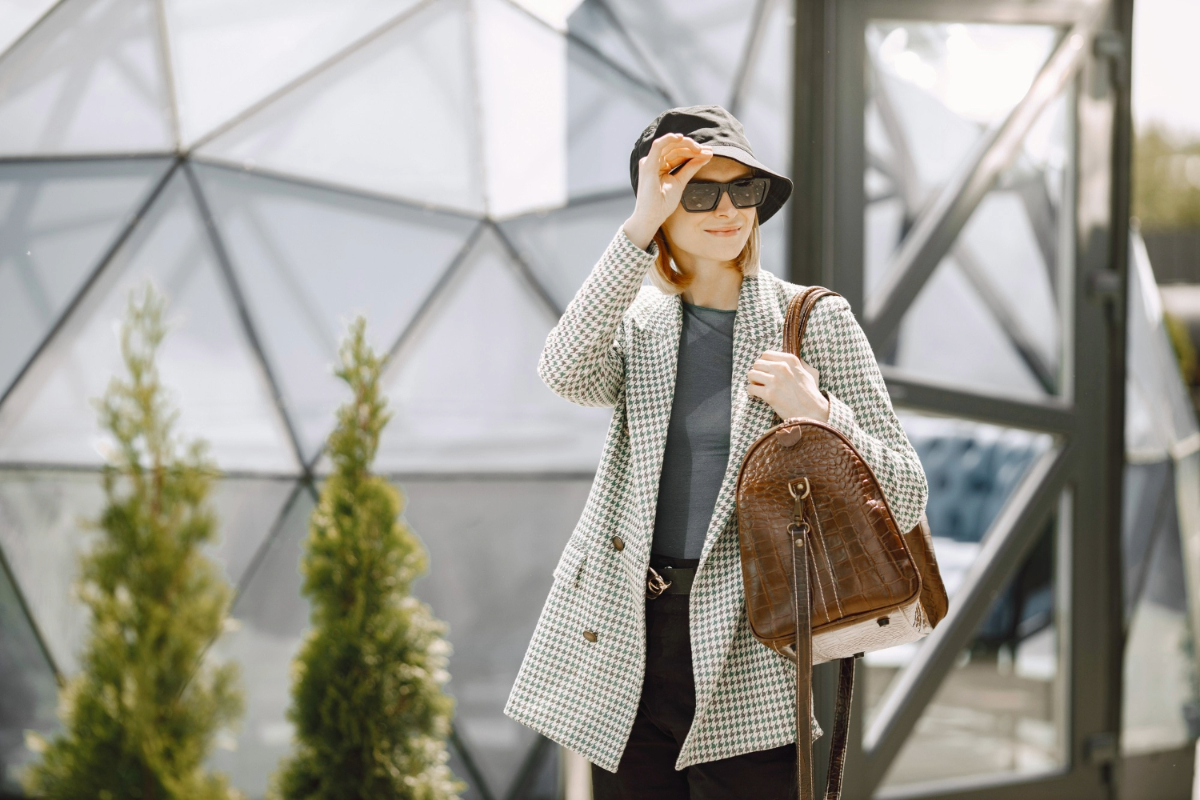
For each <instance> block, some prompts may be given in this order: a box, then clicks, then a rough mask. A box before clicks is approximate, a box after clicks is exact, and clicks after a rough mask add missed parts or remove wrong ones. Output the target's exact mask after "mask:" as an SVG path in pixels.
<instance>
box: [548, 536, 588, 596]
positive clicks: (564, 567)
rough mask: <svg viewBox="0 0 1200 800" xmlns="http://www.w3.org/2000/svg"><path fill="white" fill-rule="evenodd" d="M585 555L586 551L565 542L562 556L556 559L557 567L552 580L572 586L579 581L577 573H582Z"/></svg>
mask: <svg viewBox="0 0 1200 800" xmlns="http://www.w3.org/2000/svg"><path fill="white" fill-rule="evenodd" d="M587 555H588V554H587V551H586V550H582V549H580V548H578V547H576V546H575V545H574V544H572V543H571V542H567V546H566V547H565V548H564V549H563V554H562V556H561V557H560V558H559V559H558V566H556V567H555V568H554V580H555V581H562V582H564V583H566V584H568V585H574V584H575V583H576V582H577V581H578V580H579V573H580V572H582V571H583V562H584V561H586V560H587Z"/></svg>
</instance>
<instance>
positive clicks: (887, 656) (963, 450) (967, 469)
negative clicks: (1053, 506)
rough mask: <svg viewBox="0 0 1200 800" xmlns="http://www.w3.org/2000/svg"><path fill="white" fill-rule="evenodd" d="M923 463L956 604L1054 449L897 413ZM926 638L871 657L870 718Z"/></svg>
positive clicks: (1037, 438)
mask: <svg viewBox="0 0 1200 800" xmlns="http://www.w3.org/2000/svg"><path fill="white" fill-rule="evenodd" d="M897 413H898V416H899V418H900V423H901V424H902V425H903V426H904V431H905V433H906V434H907V435H908V438H909V440H910V441H911V442H912V444H913V448H914V449H915V450H916V451H917V456H918V457H919V458H920V459H921V465H922V466H923V467H924V469H925V475H926V478H927V480H928V483H929V500H928V502H927V503H926V507H925V514H926V517H927V518H928V520H929V528H930V530H931V531H932V533H933V545H934V550H935V552H936V554H937V558H938V567H939V569H940V571H941V574H942V581H943V582H944V583H945V585H946V591H947V592H948V593H949V595H950V597H951V598H953V597H954V594H955V592H957V591H958V588H959V586H960V585H961V584H962V581H963V578H965V577H966V575H967V573H968V572H969V571H970V570H971V568H972V567H973V566H974V564H975V561H976V560H977V558H978V556H979V553H980V549H981V547H982V545H981V542H982V541H983V538H984V535H985V534H986V533H987V531H988V528H990V527H991V525H992V523H993V522H994V521H995V520H996V517H997V516H998V515H999V514H1000V511H1001V509H1002V508H1003V507H1004V505H1005V503H1007V502H1008V501H1009V498H1011V497H1012V496H1013V494H1014V493H1015V492H1016V491H1017V489H1018V487H1019V486H1020V484H1021V481H1022V479H1023V478H1024V477H1025V475H1026V474H1027V473H1028V471H1029V469H1030V467H1032V466H1033V464H1034V462H1035V461H1036V460H1037V459H1038V458H1039V457H1040V456H1042V455H1044V454H1045V453H1046V452H1047V451H1048V450H1049V448H1050V447H1051V446H1052V444H1053V439H1052V437H1051V436H1050V434H1047V433H1035V432H1033V431H1026V430H1021V429H1019V428H1005V427H1000V426H998V425H988V424H986V423H982V422H970V421H967V420H961V419H952V418H949V417H937V416H929V415H924V414H918V413H915V412H912V411H908V410H904V409H902V410H900V411H898V412H897ZM925 642H926V640H925V639H920V640H918V641H916V642H912V643H910V644H905V645H900V646H897V647H890V648H888V649H886V650H880V651H877V652H874V653H868V654H867V656H866V658H865V659H864V665H865V668H866V669H867V670H868V672H872V673H875V672H876V671H878V674H880V675H883V676H885V677H884V678H882V679H876V678H872V681H873V683H872V687H873V688H872V691H871V692H870V694H868V699H867V706H866V715H867V719H868V720H870V719H871V718H872V717H873V716H874V714H875V712H876V710H877V709H878V707H879V704H880V703H881V702H882V700H883V696H884V689H885V688H886V687H887V685H888V684H889V683H890V679H891V676H892V675H893V674H894V673H895V671H896V670H898V669H900V668H901V667H904V666H906V665H908V664H909V663H910V662H911V661H912V659H913V657H914V656H916V654H917V651H919V650H920V649H921V648H922V647H924V646H925Z"/></svg>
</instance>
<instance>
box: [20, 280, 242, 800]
mask: <svg viewBox="0 0 1200 800" xmlns="http://www.w3.org/2000/svg"><path fill="white" fill-rule="evenodd" d="M164 305H165V303H164V300H163V299H162V297H161V296H160V295H158V294H157V292H155V291H154V289H153V287H152V286H151V285H149V284H147V285H146V286H145V291H144V293H143V297H142V299H141V300H140V301H138V300H137V299H136V297H135V293H134V292H131V293H130V297H129V304H128V310H127V312H126V318H125V321H124V322H123V324H122V326H121V330H120V340H121V355H122V358H123V360H124V364H125V370H126V375H125V376H124V377H114V378H113V379H112V381H111V382H110V384H109V387H108V390H107V392H106V393H105V395H104V397H103V398H100V399H99V400H94V401H93V402H94V403H95V404H96V406H97V408H98V410H99V413H100V420H101V424H102V426H103V427H104V429H105V430H107V431H108V432H109V434H111V436H112V440H113V443H114V445H115V446H114V447H113V448H112V452H111V454H110V455H109V456H108V463H106V464H105V466H104V469H103V483H104V494H105V498H106V504H105V507H104V509H103V511H102V512H101V515H100V518H99V520H98V521H94V522H93V523H92V527H95V528H97V529H99V531H100V532H101V536H100V538H99V540H98V542H97V543H96V545H95V546H94V547H93V548H92V549H91V550H90V551H89V552H88V553H87V554H86V555H84V556H83V557H82V559H81V568H80V579H79V582H78V584H77V591H78V593H79V595H80V597H81V599H82V600H83V602H84V603H85V604H86V605H87V606H88V608H89V609H90V610H91V617H92V619H91V626H90V629H89V633H88V639H87V642H86V644H85V646H84V652H83V654H82V658H81V670H80V672H79V674H78V675H76V676H75V677H74V678H72V679H71V680H70V681H69V682H68V683H67V685H66V686H65V687H64V688H63V690H62V691H61V692H60V698H59V716H60V717H61V718H62V721H63V723H64V727H65V731H64V732H63V733H62V734H61V735H60V736H58V737H56V738H55V739H53V740H52V741H48V740H47V739H45V738H44V737H42V736H40V735H38V734H36V733H33V732H30V733H29V734H28V739H29V744H30V747H31V749H33V750H34V751H36V752H40V753H41V758H40V760H39V761H37V762H35V763H33V764H31V765H30V767H29V768H28V769H27V770H26V771H25V773H24V774H23V776H22V777H23V782H24V784H25V788H26V790H27V791H28V792H30V793H31V794H32V795H34V796H37V797H45V798H49V800H85V798H86V800H132V799H133V798H138V799H139V800H230V799H231V798H239V797H241V794H240V793H238V792H237V791H236V790H233V789H231V788H229V787H228V785H227V782H226V780H225V778H224V776H221V775H214V774H210V773H208V772H206V771H205V770H204V768H203V764H204V760H205V757H206V756H207V754H208V752H209V750H210V749H211V744H212V740H213V736H214V734H215V733H216V732H217V731H218V730H219V729H220V728H221V727H222V726H225V725H228V724H232V723H234V722H235V721H236V720H237V719H238V718H239V717H240V716H241V713H242V699H241V694H240V691H239V690H238V688H237V682H238V671H237V665H235V664H225V665H220V666H215V665H201V659H202V657H203V655H204V652H205V650H206V648H207V646H208V644H209V643H210V642H211V641H212V640H213V639H215V638H216V637H217V635H218V634H219V633H220V632H221V630H222V627H223V624H224V620H225V616H226V613H227V611H228V608H229V604H230V602H231V599H232V595H233V592H232V590H231V589H230V587H229V585H228V584H227V583H226V582H225V580H224V577H223V576H222V574H221V571H220V568H219V567H218V566H217V565H216V564H215V563H213V562H212V561H211V560H210V559H209V558H208V557H207V556H205V555H204V554H203V553H202V552H201V547H202V546H203V545H204V544H205V543H207V542H209V541H210V540H212V539H213V537H214V536H215V535H216V530H217V522H216V518H215V516H214V514H213V512H212V510H211V509H210V507H209V505H208V503H207V498H208V493H209V488H210V484H211V480H212V478H213V476H214V475H215V474H216V468H215V466H214V465H213V464H212V463H211V462H210V461H209V460H208V458H207V456H206V450H207V446H206V443H205V442H203V441H193V442H191V443H190V444H186V443H184V442H182V441H180V440H179V439H177V437H176V436H175V433H174V425H175V422H176V419H177V417H178V412H176V411H174V410H172V409H171V408H170V407H169V403H168V401H167V398H166V396H165V390H164V387H163V386H162V384H161V383H159V377H158V370H157V368H156V366H155V353H156V351H157V350H158V346H159V344H160V343H161V342H162V339H163V336H164V333H165V326H164V323H163V307H164Z"/></svg>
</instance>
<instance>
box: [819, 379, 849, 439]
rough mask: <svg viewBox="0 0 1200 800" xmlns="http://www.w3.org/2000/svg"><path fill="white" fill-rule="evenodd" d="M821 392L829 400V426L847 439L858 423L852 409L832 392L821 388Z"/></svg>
mask: <svg viewBox="0 0 1200 800" xmlns="http://www.w3.org/2000/svg"><path fill="white" fill-rule="evenodd" d="M821 394H823V395H825V399H827V400H828V401H829V427H831V428H833V429H834V430H836V431H837V432H838V433H840V434H842V435H843V436H845V437H846V438H847V439H849V438H850V434H851V433H852V432H853V431H854V428H855V427H856V426H857V425H858V422H857V421H856V420H855V418H854V409H853V408H851V407H850V406H848V405H846V404H845V403H843V402H842V399H841V398H840V397H838V396H837V395H836V394H834V393H833V392H829V391H825V390H821Z"/></svg>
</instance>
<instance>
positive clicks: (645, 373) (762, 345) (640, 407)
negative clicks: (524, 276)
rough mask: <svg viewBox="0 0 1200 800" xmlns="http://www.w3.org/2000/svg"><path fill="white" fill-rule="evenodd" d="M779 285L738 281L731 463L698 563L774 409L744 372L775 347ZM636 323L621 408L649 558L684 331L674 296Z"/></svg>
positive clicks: (761, 277)
mask: <svg viewBox="0 0 1200 800" xmlns="http://www.w3.org/2000/svg"><path fill="white" fill-rule="evenodd" d="M776 280H777V279H776V278H775V276H774V275H772V274H770V273H768V272H766V271H765V270H760V271H759V273H758V274H757V275H755V276H754V277H752V278H743V279H742V286H741V289H740V291H739V292H738V304H737V315H736V316H735V317H734V324H733V374H732V375H731V376H730V377H731V381H732V392H731V402H730V441H729V462H728V464H727V465H726V468H725V477H724V479H723V481H722V483H721V490H720V492H719V493H718V495H717V500H716V505H715V507H714V510H713V516H712V520H711V521H710V524H709V528H708V531H707V534H706V537H705V542H704V550H703V552H702V554H701V557H700V559H701V560H700V563H701V566H703V564H704V560H705V559H706V558H707V557H708V553H709V551H710V550H711V549H712V546H713V543H714V541H715V540H716V537H717V536H718V535H719V533H720V532H721V530H723V529H724V528H725V525H726V524H727V523H728V521H729V516H730V514H731V513H732V511H733V508H734V500H735V497H734V488H735V487H734V485H735V484H736V482H737V474H738V471H739V469H740V468H741V464H742V456H743V455H744V454H745V452H746V449H747V448H748V447H749V446H750V445H751V444H752V443H753V442H754V440H755V439H757V438H758V437H759V436H760V435H761V434H762V433H763V431H765V430H766V429H767V428H769V427H771V425H772V424H773V423H774V421H775V412H774V411H773V410H772V408H771V407H770V406H769V405H768V404H767V403H766V402H764V401H762V400H760V399H758V398H757V397H751V396H750V395H748V394H747V393H746V373H747V372H748V371H749V370H750V365H751V364H753V363H754V362H755V361H756V360H757V359H758V357H759V356H760V355H761V354H762V352H763V351H764V350H770V349H777V348H778V347H779V346H780V342H781V336H782V331H783V314H782V313H781V311H780V309H779V301H778V299H777V291H776V288H775V285H774V284H775V281H776ZM634 323H635V324H634V326H633V336H634V337H635V341H634V343H633V347H631V348H630V352H629V355H628V358H629V364H628V372H627V375H628V378H627V382H626V389H627V404H626V408H627V409H628V413H629V434H630V447H631V449H632V451H633V452H632V454H631V455H632V458H631V459H630V460H631V463H632V464H633V465H634V470H635V474H634V475H633V479H634V496H635V497H637V498H639V500H640V508H639V509H638V513H639V516H640V519H641V520H642V530H643V531H644V532H645V539H644V542H642V544H643V545H644V547H645V551H646V553H649V546H650V537H651V535H652V534H653V530H654V516H655V510H656V504H657V501H658V483H659V478H660V476H661V473H662V461H663V452H664V450H665V448H666V440H667V428H668V425H669V423H670V420H671V406H672V403H673V402H674V400H675V377H676V374H677V372H676V371H677V368H678V358H679V336H680V332H681V330H682V327H683V306H682V304H681V302H680V297H679V295H663V296H662V297H661V298H660V300H659V302H657V303H655V304H653V305H651V306H649V307H648V308H647V310H646V313H645V314H644V315H642V316H641V318H640V319H637V320H635V321H634Z"/></svg>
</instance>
